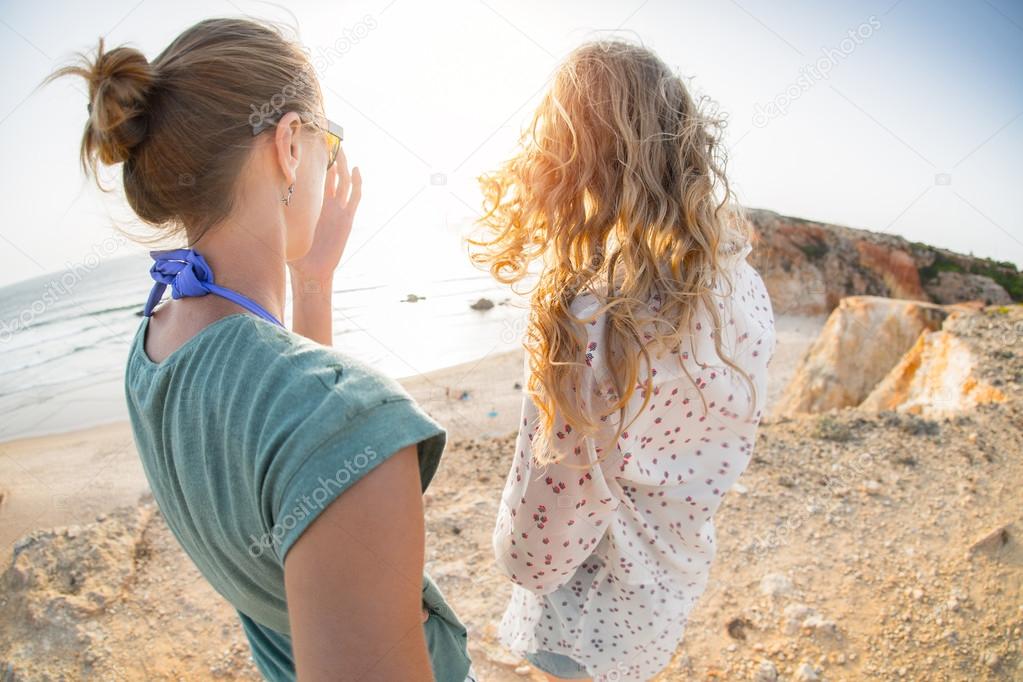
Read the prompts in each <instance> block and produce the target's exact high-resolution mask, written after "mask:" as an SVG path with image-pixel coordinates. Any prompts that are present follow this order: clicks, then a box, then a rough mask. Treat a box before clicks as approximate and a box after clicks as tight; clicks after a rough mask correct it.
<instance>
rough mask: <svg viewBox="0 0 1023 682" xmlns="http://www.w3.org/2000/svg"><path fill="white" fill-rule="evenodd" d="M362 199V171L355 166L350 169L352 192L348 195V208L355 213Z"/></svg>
mask: <svg viewBox="0 0 1023 682" xmlns="http://www.w3.org/2000/svg"><path fill="white" fill-rule="evenodd" d="M361 199H362V171H360V170H359V167H358V166H356V167H355V168H353V169H352V192H351V195H350V196H349V197H348V210H349V211H351V212H352V213H355V209H357V208H358V207H359V201H360V200H361Z"/></svg>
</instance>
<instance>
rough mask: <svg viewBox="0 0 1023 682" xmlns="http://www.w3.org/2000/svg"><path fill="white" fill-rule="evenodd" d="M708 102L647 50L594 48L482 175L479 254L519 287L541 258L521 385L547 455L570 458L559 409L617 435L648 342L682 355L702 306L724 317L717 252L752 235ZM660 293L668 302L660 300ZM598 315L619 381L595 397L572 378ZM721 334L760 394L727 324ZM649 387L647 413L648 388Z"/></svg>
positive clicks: (558, 78)
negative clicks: (593, 306)
mask: <svg viewBox="0 0 1023 682" xmlns="http://www.w3.org/2000/svg"><path fill="white" fill-rule="evenodd" d="M707 103H708V102H707V100H706V99H704V100H701V101H700V103H699V104H698V103H697V102H696V101H694V99H693V98H692V97H691V96H690V94H689V92H688V90H687V88H686V86H685V84H684V82H683V80H682V78H681V77H679V76H678V75H677V74H676V73H675V72H674V71H672V69H670V68H669V67H668V66H667V65H666V64H665V63H664V62H663V61H662V60H661V59H660V58H659V57H658V56H657V55H656V54H654V53H653V52H652V51H651V50H649V49H647V48H645V47H642V46H639V45H634V44H631V43H629V42H625V41H621V40H601V41H596V42H590V43H586V44H584V45H582V46H580V47H579V48H577V49H576V50H574V51H573V52H572V53H571V54H570V55H569V56H568V58H567V59H566V60H565V62H564V63H563V64H562V65H561V67H560V68H559V69H558V70H557V72H556V73H555V75H554V80H553V83H552V85H551V86H550V88H549V89H548V91H547V93H546V94H545V95H544V97H543V100H542V102H541V103H540V105H539V107H538V109H537V111H536V113H535V115H534V117H533V119H532V123H531V125H529V126H528V127H527V128H526V129H525V130H524V132H523V133H522V136H521V140H520V145H521V151H519V152H518V153H517V154H516V155H515V156H513V157H512V158H511V159H509V160H508V161H506V162H505V163H504V164H503V165H502V166H501V167H500V168H499V169H498V170H496V171H495V172H492V173H486V174H484V175H482V176H480V178H479V182H480V186H481V188H482V191H483V197H484V201H483V206H484V215H483V217H482V218H480V219H479V220H478V221H477V225H478V226H479V227H480V228H482V229H481V232H482V235H479V236H478V237H477V238H470V239H469V240H468V241H469V244H470V251H471V254H470V255H471V258H472V261H473V262H474V263H476V264H477V265H478V266H481V267H486V268H488V269H489V270H490V272H491V274H492V275H493V277H494V278H495V279H496V280H498V281H500V282H502V283H505V284H510V285H512V286H513V288H514V287H515V285H516V284H518V283H520V282H522V281H523V280H527V279H532V277H531V273H530V272H529V270H530V266H531V265H533V264H539V266H540V271H539V273H538V277H537V279H536V281H535V283H534V284H533V286H532V287H531V289H530V290H531V291H532V297H531V299H532V300H531V303H532V305H531V311H530V315H529V322H528V327H527V331H526V339H525V347H526V351H527V353H528V355H529V370H530V371H529V380H528V385H527V390H528V392H529V394H530V395H531V396H532V399H533V401H534V402H535V403H536V405H537V407H538V409H539V412H540V417H541V424H540V426H541V428H540V429H539V431H538V433H537V436H536V437H535V438H534V452H535V453H536V455H535V457H536V459H537V461H539V462H540V463H546V462H553V461H558V460H559V459H562V458H563V457H561V456H559V455H558V454H556V453H555V452H554V451H553V449H552V448H550V447H548V445H549V443H550V436H551V432H552V430H553V428H554V420H555V414H559V415H561V416H562V417H563V418H564V419H565V421H567V422H568V423H569V424H570V425H571V426H572V427H573V428H575V429H578V430H580V432H581V433H583V434H595V433H597V430H598V427H599V422H602V421H606V420H607V418H608V417H609V416H611V415H612V414H614V413H618V414H619V415H620V417H621V418H620V419H619V420H618V429H617V434H616V436H615V440H617V437H618V436H620V435H621V434H622V432H623V431H624V430H625V429H626V428H627V427H628V424H626V423H625V417H626V414H625V411H626V406H627V405H628V403H629V401H630V399H631V398H632V396H633V394H634V393H635V391H636V390H643V389H644V388H645V387H649V386H650V385H651V381H652V378H653V377H652V371H651V366H650V362H649V360H650V353H649V351H648V347H647V343H649V344H651V348H658V347H659V348H663V349H667V350H677V349H678V348H679V347H680V344H681V343H682V341H683V340H684V339H686V338H687V336H688V335H689V333H690V325H691V323H692V318H693V313H694V309H695V307H696V304H697V303H699V302H700V301H702V302H703V303H704V304H705V306H706V310H707V311H708V312H709V313H710V315H711V316H712V318H711V319H712V320H713V321H714V328H715V330H718V329H719V328H720V326H721V325H720V319H719V310H718V305H717V304H716V303H714V302H713V301H712V299H711V295H712V291H713V289H714V287H715V282H716V281H718V280H717V278H716V277H715V275H716V274H719V273H720V274H726V273H724V272H723V270H722V268H721V267H720V266H721V258H722V253H723V249H725V250H726V249H727V245H728V244H732V245H735V244H740V245H741V244H742V243H745V242H748V241H750V238H751V235H750V229H749V227H748V222H747V220H746V219H745V218H744V217H743V215H742V213H741V211H740V210H739V209H738V208H737V207H736V206H735V205H734V202H732V201H731V200H730V199H731V196H732V190H731V187H730V186H729V183H728V180H727V178H726V177H725V173H724V167H725V153H724V149H723V148H722V145H721V139H720V137H721V132H722V130H723V128H724V125H725V120H724V118H723V117H720V116H717V115H716V114H715V113H714V112H713V111H712V110H710V109H712V108H710V107H707V106H706V105H707ZM726 281H727V274H726ZM728 286H729V287H730V286H731V284H730V282H729V284H728ZM527 291H529V290H527ZM584 292H589V293H590V294H592V295H593V296H594V297H595V298H596V300H597V301H598V302H599V303H600V305H599V306H598V310H597V312H596V313H594V315H593V316H591V317H588V318H586V319H579V318H576V317H575V316H574V315H573V313H572V311H571V305H572V302H573V301H574V300H575V298H576V297H577V296H578V295H580V294H581V293H584ZM653 300H656V301H657V302H658V304H659V305H658V306H655V307H651V301H653ZM600 314H606V316H607V317H606V325H605V329H606V338H605V339H604V349H605V352H606V353H607V356H606V357H607V358H608V361H607V367H608V368H609V370H610V374H611V382H612V383H613V386H611V387H610V388H611V389H613V390H609V391H608V392H607V395H608V399H607V400H605V401H603V404H599V405H594V404H592V400H591V399H592V397H593V396H591V395H582V391H580V392H578V393H577V392H576V391H575V387H577V386H581V385H582V383H581V378H582V374H581V373H582V372H585V371H587V369H588V367H587V363H586V361H585V355H586V353H587V348H586V341H587V335H586V330H585V325H586V324H587V323H588V322H590V321H592V320H593V319H595V316H596V315H600ZM644 341H646V342H647V343H644ZM714 343H715V348H716V350H717V351H718V355H719V356H720V357H721V358H722V359H723V360H724V362H725V363H726V364H727V365H729V366H730V367H732V368H733V369H735V370H737V371H738V373H739V374H741V375H743V376H744V377H745V378H746V379H747V381H748V382H749V384H750V387H751V390H753V383H752V381H751V380H750V379H749V375H748V374H747V373H745V372H744V371H743V370H742V369H740V368H739V367H738V366H736V365H735V363H734V362H733V361H732V360H731V359H730V358H729V357H728V356H727V354H726V353H725V351H724V349H723V348H722V347H721V338H720V334H719V333H716V332H715V334H714ZM641 360H643V361H645V364H646V368H647V371H646V377H645V379H642V380H641V378H640V376H639V374H640V367H641ZM683 369H684V368H683ZM643 394H644V402H643V408H645V407H646V405H647V403H648V402H649V397H650V391H648V390H643ZM640 411H641V410H640ZM637 414H638V412H637ZM605 454H606V452H605Z"/></svg>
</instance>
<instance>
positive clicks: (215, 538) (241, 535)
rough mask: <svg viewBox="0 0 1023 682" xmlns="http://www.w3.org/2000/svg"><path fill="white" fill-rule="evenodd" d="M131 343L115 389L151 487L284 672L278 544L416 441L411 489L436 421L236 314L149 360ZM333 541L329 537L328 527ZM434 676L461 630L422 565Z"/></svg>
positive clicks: (279, 674) (327, 354)
mask: <svg viewBox="0 0 1023 682" xmlns="http://www.w3.org/2000/svg"><path fill="white" fill-rule="evenodd" d="M148 322H149V318H144V319H143V321H142V323H141V325H139V329H138V331H137V332H136V334H135V339H134V340H133V342H132V346H131V351H130V354H129V357H128V366H127V370H126V374H125V392H126V395H127V399H128V411H129V414H130V416H131V424H132V430H133V432H134V436H135V443H136V445H137V447H138V452H139V456H140V457H141V459H142V465H143V468H144V469H145V473H146V477H147V478H148V479H149V485H150V487H151V488H152V491H153V497H154V498H155V500H156V503H157V505H158V506H159V508H160V512H161V513H162V514H163V516H164V518H165V519H166V521H167V525H168V526H169V527H170V529H171V531H172V532H173V533H174V535H175V537H176V538H177V539H178V542H180V543H181V546H182V547H183V548H184V550H185V552H187V553H188V555H189V557H191V559H192V561H193V562H195V565H196V566H197V567H198V569H199V571H200V572H201V573H202V574H203V576H204V577H205V578H206V579H207V580H208V581H209V582H210V584H212V585H213V587H214V589H216V591H217V592H219V593H220V594H221V595H223V597H224V598H225V599H227V601H228V602H230V603H231V604H232V605H233V606H234V607H235V609H236V610H237V611H238V615H239V617H240V618H241V621H242V625H243V627H244V629H245V634H246V636H247V637H248V640H249V643H250V645H251V646H252V655H253V659H254V660H255V661H256V664H257V665H258V666H259V669H260V671H261V672H262V673H263V675H264V676H265V677H266V678H267V679H270V680H294V679H295V666H294V659H293V658H292V652H291V638H290V628H289V624H288V605H287V602H286V600H285V592H284V557H285V555H286V554H287V553H288V549H289V548H290V547H291V545H292V544H293V543H294V542H295V540H297V539H298V537H299V536H300V535H301V534H302V531H303V530H305V529H306V528H307V527H308V526H309V525H310V523H311V522H312V521H313V519H315V518H316V515H317V513H318V512H319V511H321V510H322V509H324V508H326V506H327V505H328V504H329V503H330V502H331V501H332V500H333V499H334V498H336V497H337V495H339V494H340V493H341V492H343V491H344V490H345V489H346V488H347V487H348V486H350V485H352V484H353V483H355V482H356V481H358V480H359V479H360V478H361V477H362V476H364V475H365V474H366V473H367V472H368V471H370V470H371V469H372V468H373V467H374V466H376V465H377V464H379V463H380V462H382V461H383V460H384V459H386V458H387V457H389V456H390V455H392V454H394V453H395V452H398V451H399V450H401V449H402V448H404V447H406V446H408V445H411V444H413V443H418V452H419V467H420V475H421V478H422V486H423V490H426V487H427V485H428V484H429V482H430V480H431V479H432V478H433V475H434V473H435V472H436V470H437V465H438V464H439V462H440V457H441V453H442V452H443V450H444V445H445V441H446V438H447V434H446V432H445V431H444V429H443V428H442V427H441V426H440V425H438V424H437V423H436V422H435V421H434V420H433V419H431V418H430V417H429V416H428V415H427V414H426V413H425V412H423V410H422V409H421V408H420V407H419V406H418V405H417V404H416V403H415V401H413V400H412V398H411V397H410V396H409V395H408V393H407V392H406V391H405V389H404V388H403V387H402V386H401V384H399V383H398V382H396V381H394V380H393V379H390V378H388V377H386V376H384V375H382V374H380V373H379V372H377V371H376V370H374V369H372V368H371V367H369V366H367V365H365V364H364V363H361V362H359V361H357V360H355V359H353V358H351V357H349V356H347V355H345V354H343V353H340V352H338V351H336V350H334V349H331V348H327V347H325V346H321V345H319V344H316V343H313V342H312V341H309V340H307V339H305V338H304V337H302V336H299V335H297V334H294V333H292V332H290V331H287V330H284V329H281V328H280V327H277V326H276V325H274V324H271V323H269V322H265V321H263V320H261V319H258V318H256V317H254V316H252V315H249V314H247V313H239V314H235V315H230V316H228V317H225V318H222V319H220V320H217V321H216V322H214V323H213V324H211V325H209V326H208V327H206V328H205V329H203V330H202V331H200V332H199V333H198V334H196V335H195V336H194V337H192V338H191V339H189V340H188V341H186V342H185V343H184V344H183V345H182V346H181V347H180V348H178V349H177V350H176V351H174V353H172V354H171V355H170V357H168V358H166V359H165V360H164V361H163V362H161V363H158V364H157V363H153V362H152V361H151V360H150V359H149V357H148V356H147V355H146V354H145V351H144V340H145V333H146V328H147V326H148ZM339 540H340V538H339ZM423 600H424V602H425V604H426V606H427V610H428V611H429V612H430V617H429V619H428V620H427V621H426V623H425V624H424V626H423V627H424V630H425V634H426V640H427V645H428V647H429V652H430V658H431V660H432V663H433V671H434V675H435V677H436V679H437V680H438V682H449V681H450V682H463V680H464V679H465V677H466V674H467V672H468V670H469V664H470V660H469V656H468V653H467V649H466V645H467V641H466V639H467V637H466V629H465V627H464V626H463V625H462V623H461V622H460V621H459V619H458V617H457V616H456V615H455V614H454V612H453V611H452V610H451V609H450V608H449V607H448V605H447V603H446V602H445V600H444V597H443V595H442V594H441V592H440V590H439V589H438V588H437V586H436V584H434V582H433V581H432V580H431V579H430V577H429V576H428V575H426V574H424V575H423Z"/></svg>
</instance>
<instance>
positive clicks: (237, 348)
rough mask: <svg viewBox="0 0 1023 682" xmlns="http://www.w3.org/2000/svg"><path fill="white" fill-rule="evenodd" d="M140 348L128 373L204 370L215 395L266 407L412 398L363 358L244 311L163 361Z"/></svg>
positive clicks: (361, 405)
mask: <svg viewBox="0 0 1023 682" xmlns="http://www.w3.org/2000/svg"><path fill="white" fill-rule="evenodd" d="M140 347H141V344H140V343H136V347H135V349H133V352H132V357H131V359H130V361H129V373H130V375H132V376H135V375H138V376H139V379H140V380H143V381H145V380H146V379H145V375H146V374H148V373H146V372H144V370H147V369H150V370H154V371H155V372H156V373H157V374H163V375H164V376H165V377H166V378H168V379H170V378H172V377H173V376H174V375H181V376H185V377H186V378H191V377H198V376H202V377H203V378H204V379H205V381H204V384H205V385H207V386H210V385H215V386H216V392H217V393H218V394H221V395H227V394H230V395H231V396H232V400H236V401H239V402H241V401H244V400H246V399H250V400H252V401H259V402H263V403H264V408H265V409H268V410H269V409H271V408H274V409H276V408H283V409H284V410H285V411H287V412H289V413H295V412H296V410H297V411H301V409H302V408H303V407H305V408H309V407H311V406H313V405H316V404H319V403H321V402H323V401H331V402H335V403H339V404H343V405H344V407H345V412H347V413H348V414H357V413H359V412H361V411H363V410H365V409H368V408H369V407H372V406H373V405H375V404H380V403H386V402H392V401H395V400H408V399H411V398H410V396H409V395H408V393H407V392H406V390H405V389H404V387H403V386H402V385H401V384H399V383H398V382H397V381H396V380H394V379H392V378H391V377H389V376H387V375H386V374H384V373H383V372H381V371H379V370H378V369H376V368H374V367H372V366H370V365H369V364H367V363H366V362H363V361H361V360H359V359H358V358H355V357H354V356H351V355H349V354H347V353H345V352H343V351H341V350H338V349H336V348H332V347H329V346H324V345H321V344H319V343H316V342H314V341H311V340H309V339H307V338H305V337H304V336H301V335H300V334H296V333H294V332H292V331H290V330H288V329H283V328H281V327H278V326H277V325H274V324H271V323H269V322H265V321H263V320H260V319H257V318H256V317H254V316H252V315H249V314H247V313H241V314H238V315H232V316H229V317H227V318H222V319H221V320H218V321H217V322H215V323H213V324H212V325H210V326H209V327H207V328H206V329H204V330H203V331H201V332H200V333H199V334H197V335H196V336H195V337H193V338H192V339H190V340H189V341H188V342H186V345H184V346H182V347H181V348H180V349H179V350H178V351H177V352H175V353H174V354H172V355H171V356H170V358H168V360H165V361H164V362H162V363H160V364H153V363H148V362H144V358H142V357H141V356H140ZM132 367H135V368H136V369H141V370H143V372H141V373H140V372H131V369H132Z"/></svg>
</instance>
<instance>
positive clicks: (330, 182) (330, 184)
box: [323, 166, 338, 199]
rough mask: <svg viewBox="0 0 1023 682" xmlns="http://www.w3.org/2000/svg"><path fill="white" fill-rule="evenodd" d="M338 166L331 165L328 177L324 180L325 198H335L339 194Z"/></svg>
mask: <svg viewBox="0 0 1023 682" xmlns="http://www.w3.org/2000/svg"><path fill="white" fill-rule="evenodd" d="M337 189H338V188H337V168H335V167H334V166H331V167H330V168H328V169H327V177H326V178H324V181H323V198H324V199H333V198H334V197H335V196H337Z"/></svg>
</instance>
